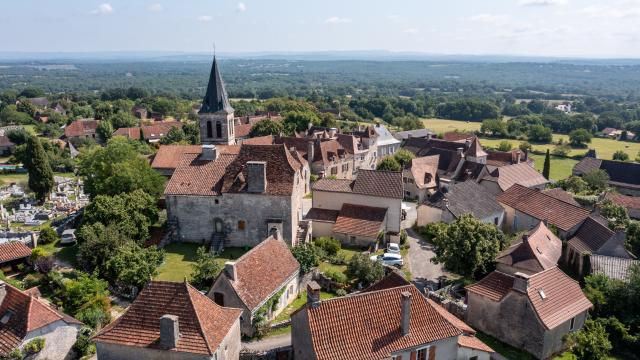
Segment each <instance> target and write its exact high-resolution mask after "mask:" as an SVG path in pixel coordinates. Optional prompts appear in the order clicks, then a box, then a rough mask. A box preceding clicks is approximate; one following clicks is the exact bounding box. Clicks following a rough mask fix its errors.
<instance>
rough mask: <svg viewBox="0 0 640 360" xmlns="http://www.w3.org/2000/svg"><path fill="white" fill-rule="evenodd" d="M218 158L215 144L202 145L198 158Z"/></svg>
mask: <svg viewBox="0 0 640 360" xmlns="http://www.w3.org/2000/svg"><path fill="white" fill-rule="evenodd" d="M217 158H218V149H216V146H215V145H202V155H200V160H215V159H217Z"/></svg>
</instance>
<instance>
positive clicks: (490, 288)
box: [465, 271, 513, 301]
mask: <svg viewBox="0 0 640 360" xmlns="http://www.w3.org/2000/svg"><path fill="white" fill-rule="evenodd" d="M512 287H513V276H511V275H508V274H505V273H503V272H500V271H493V272H491V273H489V275H487V276H485V277H484V278H482V279H481V280H480V281H478V282H477V283H475V284H471V285H469V286H466V287H465V289H467V292H471V293H474V294H478V295H481V296H483V297H486V298H487V299H489V300H492V301H500V300H502V298H503V297H505V295H507V294H508V293H509V291H511V288H512Z"/></svg>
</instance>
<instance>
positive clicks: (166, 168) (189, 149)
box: [151, 145, 240, 177]
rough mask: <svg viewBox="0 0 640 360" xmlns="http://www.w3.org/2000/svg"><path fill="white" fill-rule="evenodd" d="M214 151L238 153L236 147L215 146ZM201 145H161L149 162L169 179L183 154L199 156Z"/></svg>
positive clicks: (237, 147) (238, 148) (238, 147)
mask: <svg viewBox="0 0 640 360" xmlns="http://www.w3.org/2000/svg"><path fill="white" fill-rule="evenodd" d="M216 149H218V151H220V153H221V154H224V153H235V154H237V153H238V152H239V151H240V146H237V145H216ZM201 153H202V146H201V145H161V146H160V148H159V149H158V152H157V153H156V154H155V156H154V157H153V160H152V161H151V167H152V168H153V169H155V170H156V171H158V172H159V173H160V174H161V175H164V176H166V177H171V175H173V172H174V171H175V170H176V168H177V167H178V164H179V163H180V159H182V156H183V155H184V154H201Z"/></svg>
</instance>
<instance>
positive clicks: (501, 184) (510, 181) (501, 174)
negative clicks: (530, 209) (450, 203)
mask: <svg viewBox="0 0 640 360" xmlns="http://www.w3.org/2000/svg"><path fill="white" fill-rule="evenodd" d="M514 184H519V185H522V186H525V187H528V188H531V189H539V190H543V189H544V188H546V187H547V185H548V184H549V180H547V179H545V177H544V176H542V174H540V173H539V172H538V171H537V170H536V169H534V168H533V166H531V165H530V164H529V163H526V162H521V163H518V164H513V165H505V166H501V167H498V168H495V169H493V170H491V171H490V172H489V173H488V174H487V175H485V176H484V177H483V178H482V179H481V180H480V185H482V186H484V187H486V188H487V190H489V192H491V193H492V194H494V195H500V194H501V193H503V192H505V191H507V190H508V189H509V188H510V187H512V186H513V185H514Z"/></svg>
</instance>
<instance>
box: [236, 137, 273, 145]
mask: <svg viewBox="0 0 640 360" xmlns="http://www.w3.org/2000/svg"><path fill="white" fill-rule="evenodd" d="M242 144H243V145H272V144H273V136H271V135H265V136H257V137H253V138H248V139H244V140H242Z"/></svg>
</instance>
